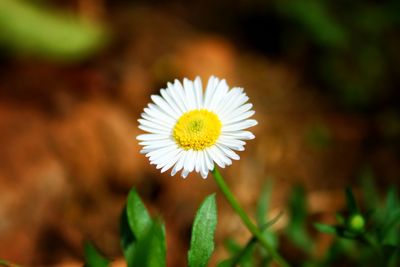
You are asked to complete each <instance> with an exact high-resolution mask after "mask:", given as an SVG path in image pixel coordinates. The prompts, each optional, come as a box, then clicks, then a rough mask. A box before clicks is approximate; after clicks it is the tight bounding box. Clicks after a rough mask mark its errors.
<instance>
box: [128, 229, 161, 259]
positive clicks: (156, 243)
mask: <svg viewBox="0 0 400 267" xmlns="http://www.w3.org/2000/svg"><path fill="white" fill-rule="evenodd" d="M138 266H140V267H165V266H166V242H165V227H164V225H163V224H161V223H160V222H158V221H154V222H153V223H152V224H151V225H150V228H149V229H148V230H147V232H146V233H145V234H144V235H143V236H142V238H141V239H140V240H138V242H137V244H136V245H135V249H134V255H133V257H132V258H131V259H129V260H128V267H138Z"/></svg>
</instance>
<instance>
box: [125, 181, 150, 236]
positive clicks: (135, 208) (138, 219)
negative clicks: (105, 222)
mask: <svg viewBox="0 0 400 267" xmlns="http://www.w3.org/2000/svg"><path fill="white" fill-rule="evenodd" d="M126 212H127V218H128V223H129V226H130V228H131V230H132V232H133V234H134V236H135V237H136V238H137V239H140V238H141V237H142V236H143V235H144V234H145V233H146V232H147V230H148V229H149V227H150V226H151V222H152V220H151V217H150V215H149V213H148V211H147V209H146V207H145V206H144V204H143V202H142V200H141V199H140V197H139V195H138V194H137V192H136V190H135V189H134V188H132V189H131V191H130V192H129V195H128V202H127V204H126Z"/></svg>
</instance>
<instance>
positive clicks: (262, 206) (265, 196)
mask: <svg viewBox="0 0 400 267" xmlns="http://www.w3.org/2000/svg"><path fill="white" fill-rule="evenodd" d="M271 192H272V180H269V181H268V183H267V184H266V185H265V186H264V187H263V189H262V191H261V195H260V198H259V200H258V203H257V213H256V219H257V224H258V226H261V225H263V224H264V223H265V221H266V219H265V216H266V214H267V212H268V208H269V202H270V199H271Z"/></svg>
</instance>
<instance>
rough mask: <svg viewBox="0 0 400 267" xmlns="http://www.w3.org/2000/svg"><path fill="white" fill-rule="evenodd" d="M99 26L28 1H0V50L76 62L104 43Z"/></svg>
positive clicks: (103, 35) (102, 30) (104, 36)
mask: <svg viewBox="0 0 400 267" xmlns="http://www.w3.org/2000/svg"><path fill="white" fill-rule="evenodd" d="M105 38H106V35H105V30H104V29H103V27H101V26H100V25H96V24H94V23H89V22H87V21H82V20H79V18H77V17H74V16H72V15H67V14H63V13H57V12H54V11H51V10H48V9H45V8H43V7H39V6H38V5H34V4H32V3H30V2H29V1H22V0H0V47H2V48H3V49H5V50H6V51H11V52H13V53H15V54H22V55H30V56H38V57H44V58H48V59H53V60H58V61H75V60H79V59H82V58H85V57H87V56H89V55H91V54H93V53H94V52H95V51H96V50H98V48H99V47H100V46H101V45H102V44H103V43H104V41H105Z"/></svg>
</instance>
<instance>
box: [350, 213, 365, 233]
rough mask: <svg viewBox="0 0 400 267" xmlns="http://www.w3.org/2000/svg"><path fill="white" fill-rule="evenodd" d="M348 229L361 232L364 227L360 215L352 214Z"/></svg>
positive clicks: (363, 221)
mask: <svg viewBox="0 0 400 267" xmlns="http://www.w3.org/2000/svg"><path fill="white" fill-rule="evenodd" d="M349 226H350V229H351V230H353V231H356V232H362V231H363V230H364V226H365V220H364V218H363V216H361V214H354V215H352V216H351V218H350V223H349Z"/></svg>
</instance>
